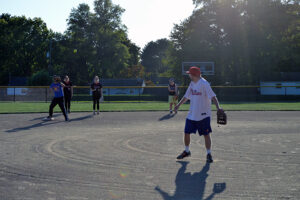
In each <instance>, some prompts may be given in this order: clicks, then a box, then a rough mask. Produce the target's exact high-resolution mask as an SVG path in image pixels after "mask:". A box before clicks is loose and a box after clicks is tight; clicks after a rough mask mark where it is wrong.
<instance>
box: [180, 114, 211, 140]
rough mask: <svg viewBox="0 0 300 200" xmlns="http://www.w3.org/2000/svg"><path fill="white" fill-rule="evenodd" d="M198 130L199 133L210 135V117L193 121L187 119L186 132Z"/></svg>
mask: <svg viewBox="0 0 300 200" xmlns="http://www.w3.org/2000/svg"><path fill="white" fill-rule="evenodd" d="M197 131H198V133H199V135H200V136H201V135H208V134H210V133H211V132H212V130H211V126H210V117H207V118H205V119H203V120H201V121H193V120H189V119H186V122H185V128H184V133H185V134H191V133H194V134H196V132H197Z"/></svg>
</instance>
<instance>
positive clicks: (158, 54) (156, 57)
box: [141, 39, 171, 77]
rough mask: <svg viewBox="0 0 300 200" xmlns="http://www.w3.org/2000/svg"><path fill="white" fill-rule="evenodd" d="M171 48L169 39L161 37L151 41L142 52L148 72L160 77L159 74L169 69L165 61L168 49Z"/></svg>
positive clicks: (143, 62)
mask: <svg viewBox="0 0 300 200" xmlns="http://www.w3.org/2000/svg"><path fill="white" fill-rule="evenodd" d="M169 48H171V43H170V41H169V40H167V39H160V40H157V41H155V42H154V41H151V42H149V43H148V44H147V45H146V46H145V48H144V49H143V52H142V56H141V59H142V65H143V66H144V67H145V70H146V72H148V73H151V76H152V77H158V76H159V74H162V73H165V72H166V71H168V65H166V63H165V59H166V55H167V50H168V49H169Z"/></svg>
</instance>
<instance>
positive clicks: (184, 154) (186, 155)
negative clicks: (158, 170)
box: [177, 151, 192, 160]
mask: <svg viewBox="0 0 300 200" xmlns="http://www.w3.org/2000/svg"><path fill="white" fill-rule="evenodd" d="M191 155H192V154H191V152H186V151H183V152H182V154H180V155H179V156H177V159H178V160H181V159H184V158H185V157H190V156H191Z"/></svg>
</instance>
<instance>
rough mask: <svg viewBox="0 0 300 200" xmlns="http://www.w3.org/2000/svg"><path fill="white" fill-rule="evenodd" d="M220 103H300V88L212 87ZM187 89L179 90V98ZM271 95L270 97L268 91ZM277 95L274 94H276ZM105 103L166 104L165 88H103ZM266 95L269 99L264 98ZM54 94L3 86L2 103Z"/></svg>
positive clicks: (77, 97)
mask: <svg viewBox="0 0 300 200" xmlns="http://www.w3.org/2000/svg"><path fill="white" fill-rule="evenodd" d="M212 88H213V90H214V92H215V93H216V94H217V96H218V98H219V99H220V100H221V101H235V102H239V101H241V102H243V101H286V100H297V101H298V100H300V87H299V86H280V87H278V86H212ZM186 89H187V87H185V86H180V87H179V91H180V97H182V96H183V95H184V93H185V90H186ZM269 90H270V91H272V94H269V93H268V92H266V91H269ZM274 91H275V92H274ZM103 93H104V100H105V102H114V101H120V102H147V101H167V100H168V90H167V87H166V86H145V87H140V86H132V87H131V86H119V87H104V88H103ZM264 94H267V95H264ZM52 97H53V93H52V91H51V90H50V88H49V87H48V86H0V101H34V102H36V101H37V102H49V101H50V100H51V99H52ZM72 100H73V101H90V100H91V91H90V87H89V86H75V87H74V95H73V99H72Z"/></svg>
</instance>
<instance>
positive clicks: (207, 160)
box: [206, 153, 214, 163]
mask: <svg viewBox="0 0 300 200" xmlns="http://www.w3.org/2000/svg"><path fill="white" fill-rule="evenodd" d="M206 162H207V163H212V162H214V161H213V159H212V156H211V154H210V153H209V154H207V156H206Z"/></svg>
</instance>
